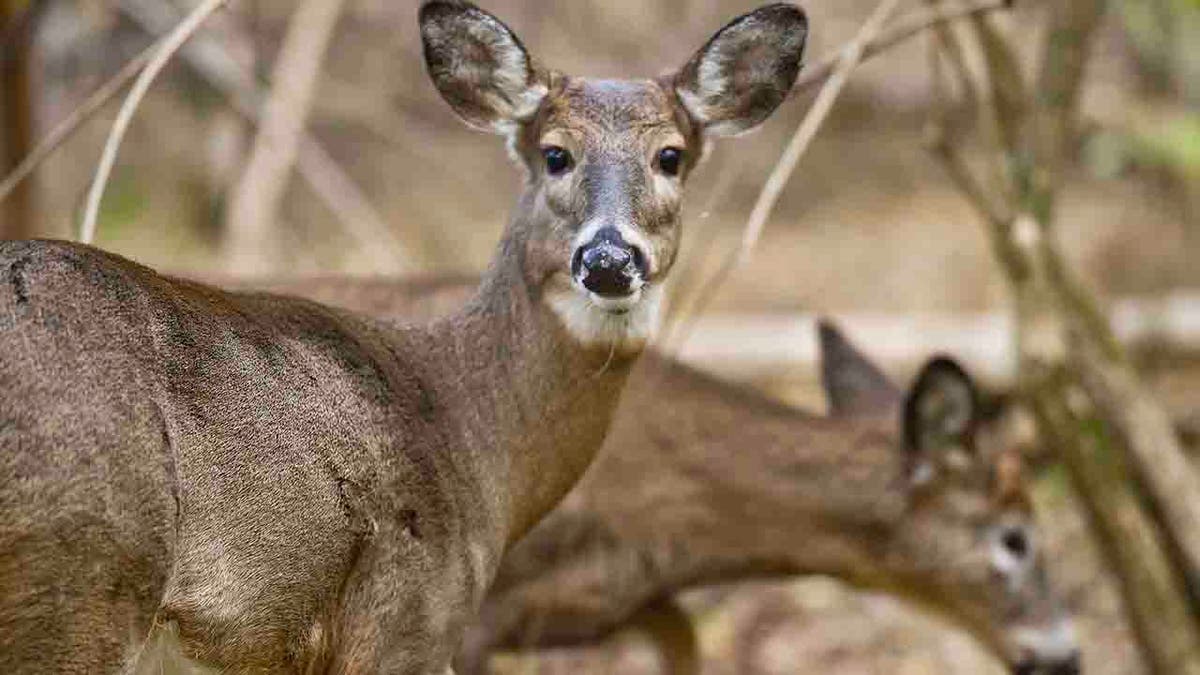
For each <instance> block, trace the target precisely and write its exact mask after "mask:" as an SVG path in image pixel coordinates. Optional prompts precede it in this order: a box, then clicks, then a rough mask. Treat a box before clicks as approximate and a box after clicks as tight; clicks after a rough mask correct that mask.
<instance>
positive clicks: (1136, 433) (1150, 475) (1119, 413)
mask: <svg viewBox="0 0 1200 675" xmlns="http://www.w3.org/2000/svg"><path fill="white" fill-rule="evenodd" d="M1078 354H1079V356H1080V357H1081V358H1082V359H1084V360H1085V363H1084V364H1082V367H1081V368H1080V371H1081V374H1082V381H1083V385H1084V387H1085V388H1086V389H1087V390H1088V393H1089V394H1090V395H1091V397H1092V400H1093V401H1094V402H1095V403H1096V406H1097V407H1098V408H1099V409H1100V410H1101V412H1102V413H1103V415H1104V417H1105V419H1108V420H1110V421H1111V422H1112V424H1113V427H1114V428H1115V429H1116V431H1117V433H1119V434H1120V435H1121V436H1122V440H1123V441H1124V445H1125V446H1126V447H1128V448H1130V449H1141V451H1140V452H1139V451H1134V452H1130V453H1129V454H1130V455H1131V460H1132V461H1133V462H1134V463H1135V464H1136V468H1137V471H1138V473H1139V474H1140V475H1141V476H1142V479H1143V482H1144V483H1145V487H1146V491H1147V492H1148V493H1149V494H1150V495H1151V497H1152V498H1153V500H1154V502H1155V504H1157V505H1158V511H1159V513H1160V516H1161V517H1162V519H1163V520H1164V521H1165V522H1166V524H1167V528H1166V529H1167V531H1168V536H1169V538H1170V539H1171V540H1172V541H1173V542H1174V543H1175V546H1176V548H1177V549H1178V555H1179V556H1180V557H1181V558H1182V560H1183V563H1184V564H1183V567H1184V568H1185V569H1184V575H1183V576H1184V579H1185V582H1186V583H1187V584H1188V586H1189V587H1190V591H1191V593H1192V595H1193V597H1200V493H1198V492H1197V489H1196V475H1195V473H1194V472H1193V470H1192V466H1191V463H1190V462H1189V461H1188V459H1187V457H1186V455H1185V454H1184V453H1183V452H1182V450H1181V449H1180V451H1178V452H1172V451H1171V449H1172V447H1178V445H1179V438H1178V436H1177V435H1176V432H1175V427H1174V423H1173V421H1172V420H1171V418H1170V417H1169V416H1168V415H1167V414H1166V412H1165V411H1164V410H1163V409H1162V408H1161V407H1159V406H1158V405H1157V404H1155V402H1154V398H1153V397H1152V396H1151V395H1150V393H1149V392H1147V391H1145V390H1144V389H1143V387H1142V385H1141V383H1140V382H1138V380H1137V378H1136V377H1135V376H1134V374H1133V373H1132V372H1131V371H1130V370H1129V369H1128V368H1127V367H1125V366H1124V364H1120V363H1113V362H1112V361H1110V360H1108V359H1107V358H1106V357H1105V356H1104V355H1103V354H1098V353H1096V352H1095V351H1094V350H1091V349H1082V350H1079V352H1078Z"/></svg>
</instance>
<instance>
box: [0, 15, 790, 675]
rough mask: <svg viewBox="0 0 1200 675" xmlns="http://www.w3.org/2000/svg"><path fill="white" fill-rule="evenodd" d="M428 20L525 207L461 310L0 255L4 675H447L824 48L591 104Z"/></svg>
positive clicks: (103, 258)
mask: <svg viewBox="0 0 1200 675" xmlns="http://www.w3.org/2000/svg"><path fill="white" fill-rule="evenodd" d="M419 14H420V27H421V34H422V38H423V42H424V56H425V61H426V64H427V67H428V71H429V74H430V76H431V78H432V79H433V82H434V84H435V85H436V87H437V89H438V90H439V92H440V93H441V95H442V96H443V98H445V100H446V101H447V102H449V104H450V105H451V107H452V108H453V109H454V110H455V111H456V112H457V113H458V115H459V116H461V117H462V118H463V119H464V120H466V122H467V123H469V124H470V125H472V126H474V127H476V128H479V129H485V130H491V131H494V132H497V133H499V134H502V135H503V136H504V137H505V138H506V140H507V142H508V146H509V148H510V150H511V152H512V155H513V156H514V157H515V158H516V160H517V162H518V164H520V165H521V166H522V167H523V168H524V169H525V172H526V176H527V180H526V185H525V189H524V194H523V195H522V196H521V198H520V200H519V202H518V205H517V208H516V211H515V215H514V217H513V218H512V220H511V222H510V224H509V226H508V228H507V229H506V231H505V234H504V236H503V239H502V241H501V243H500V245H499V248H498V252H497V254H496V256H495V258H494V260H493V262H492V264H491V266H490V268H489V271H488V273H487V274H486V276H485V278H484V280H483V282H482V283H481V284H480V286H479V289H478V291H477V292H476V294H475V295H474V297H473V299H472V300H471V301H470V302H469V303H468V304H467V306H466V307H465V308H464V309H462V310H460V311H457V312H455V313H453V314H452V315H451V316H449V317H447V318H444V319H441V320H438V321H434V322H432V323H428V324H423V325H413V326H409V327H401V326H395V325H391V324H384V323H379V322H375V321H371V320H366V319H363V318H360V317H358V316H355V315H352V314H349V313H347V312H344V311H340V310H335V309H331V308H328V307H324V306H321V305H317V304H314V303H311V302H307V301H300V300H293V299H287V298H282V297H275V296H269V295H253V294H248V295H239V294H231V293H225V292H221V291H218V290H216V289H212V288H208V287H205V286H202V285H198V284H192V283H186V282H182V281H177V280H174V279H171V278H167V277H164V276H160V275H158V274H156V273H154V272H153V271H151V270H149V269H146V268H144V267H141V266H139V265H136V264H134V263H132V262H129V261H127V260H124V259H122V258H120V257H117V256H114V255H110V254H107V253H104V252H102V251H99V250H96V249H93V248H89V247H86V246H79V245H73V244H68V243H61V242H16V243H4V244H0V282H2V283H3V285H2V286H0V290H2V291H3V292H0V514H2V515H0V672H4V673H32V672H38V673H83V672H86V673H105V672H114V671H117V670H120V669H122V668H126V669H129V670H134V669H138V668H142V667H145V664H144V662H141V663H138V662H139V659H140V656H139V649H140V648H141V646H142V645H144V644H148V642H147V641H146V640H145V637H146V636H147V634H148V633H149V632H150V630H151V628H152V627H156V628H157V627H160V626H161V627H163V630H164V631H167V632H169V634H170V635H172V636H177V638H175V639H173V640H172V641H171V645H173V646H169V648H170V649H176V650H177V651H178V652H179V655H181V657H183V658H186V659H188V660H191V661H195V662H198V663H201V664H207V665H209V666H212V667H214V668H217V669H219V670H221V671H222V672H228V673H249V672H254V673H268V672H269V673H299V672H306V673H318V672H321V673H411V674H414V675H426V674H429V673H438V674H439V675H440V674H441V673H442V672H443V671H444V670H445V669H446V668H447V667H448V666H447V664H448V663H449V661H450V658H451V655H452V652H453V650H454V649H455V647H456V645H457V644H458V642H459V638H460V636H461V634H462V632H463V629H464V627H465V625H466V623H467V622H468V621H469V620H470V618H471V616H472V613H473V611H474V609H475V608H476V607H477V606H478V604H479V603H480V602H481V601H482V599H483V595H484V591H485V590H486V588H487V586H488V584H489V582H490V580H491V579H492V577H493V575H494V573H495V570H496V568H497V566H498V564H499V561H500V556H501V553H502V552H503V551H504V550H505V548H506V547H507V546H508V545H510V544H511V543H513V542H514V541H515V540H516V539H517V538H518V537H520V536H521V535H522V534H524V533H525V531H526V530H528V529H529V528H530V527H531V526H532V525H533V524H534V523H535V522H537V520H538V519H539V518H540V517H541V516H542V515H543V514H544V513H545V512H546V511H548V510H549V509H550V508H551V507H552V506H554V505H555V504H556V503H557V502H558V501H559V499H560V498H561V497H562V496H563V495H564V494H565V493H566V492H567V490H568V489H569V488H570V487H571V486H572V485H573V484H574V482H575V481H576V480H577V478H578V477H579V475H580V474H581V473H582V472H583V470H584V469H585V468H586V467H587V466H588V464H589V463H590V462H591V459H592V457H593V455H594V454H595V452H596V451H597V450H598V449H599V447H600V444H601V441H602V439H603V437H604V434H605V431H606V429H607V427H608V424H609V420H610V417H611V414H612V412H613V410H614V409H615V408H616V402H617V397H618V394H619V393H620V391H621V388H622V386H623V384H624V381H625V379H626V376H627V374H628V372H629V370H630V368H631V366H632V363H633V361H634V357H635V356H636V355H637V354H638V352H639V351H640V349H641V348H642V346H643V345H644V344H645V342H646V340H647V338H648V337H649V335H650V332H651V331H652V329H653V327H654V325H655V323H656V321H657V317H658V305H659V298H660V297H661V295H662V284H663V282H664V280H665V278H666V275H667V274H668V272H669V270H670V269H671V266H672V263H673V261H674V259H675V253H676V247H677V242H678V239H679V229H680V224H679V212H680V203H681V201H682V198H683V183H684V181H685V179H686V177H687V176H688V174H689V173H690V172H691V171H692V169H693V168H694V167H695V166H696V163H697V162H698V161H699V159H700V156H701V154H702V152H703V148H704V143H705V141H706V139H708V138H710V137H713V136H721V135H728V134H732V133H737V132H740V131H744V130H746V129H749V128H752V127H754V126H756V125H758V124H759V123H760V122H762V121H763V120H765V119H766V118H767V117H768V116H769V115H770V114H771V113H772V111H773V110H774V109H775V108H776V107H777V106H778V105H779V104H780V103H781V102H782V101H783V100H784V98H785V96H786V95H787V92H788V90H789V89H790V87H791V85H792V84H793V82H794V80H795V78H796V75H797V72H798V71H799V69H800V63H801V54H802V51H803V47H804V43H805V38H806V33H807V24H806V20H805V17H804V14H803V12H802V11H801V10H800V9H798V8H796V7H794V6H791V5H788V4H773V5H768V6H765V7H763V8H761V9H759V10H757V11H754V12H751V13H749V14H746V15H744V16H742V17H740V18H738V19H736V20H734V21H733V22H732V23H730V24H729V25H727V26H726V27H725V28H723V29H722V30H720V31H719V32H718V33H717V34H716V35H715V36H714V37H713V38H712V39H711V40H710V41H709V42H708V43H706V44H705V45H704V46H703V47H702V48H701V49H700V50H699V51H698V52H697V53H696V55H695V56H694V57H693V58H692V59H691V60H690V61H689V62H688V63H687V64H686V65H684V66H683V68H681V69H680V70H679V71H677V73H676V74H675V75H673V76H668V77H663V78H660V79H657V80H621V81H615V80H592V79H584V78H576V77H570V76H567V75H563V74H560V73H557V72H553V71H550V70H547V69H544V68H543V67H541V66H540V65H538V64H537V63H535V62H534V61H533V59H531V58H530V56H529V55H528V54H527V53H526V51H525V48H524V47H523V46H522V44H521V42H520V41H519V40H518V39H517V37H516V36H515V35H514V34H513V32H512V31H511V30H510V29H509V28H508V27H507V26H505V25H504V24H503V23H502V22H501V21H500V20H498V19H496V18H495V17H493V16H492V15H491V14H488V13H486V12H484V11H482V10H480V9H479V8H477V7H475V6H474V5H471V4H469V3H467V2H462V1H457V0H427V1H426V2H423V3H421V6H420V13H419ZM154 644H158V643H157V642H155V643H154ZM164 649H167V648H164ZM135 664H136V665H135Z"/></svg>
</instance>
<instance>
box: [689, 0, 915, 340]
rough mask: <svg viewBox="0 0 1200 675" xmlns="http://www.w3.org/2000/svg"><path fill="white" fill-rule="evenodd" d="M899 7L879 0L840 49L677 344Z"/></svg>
mask: <svg viewBox="0 0 1200 675" xmlns="http://www.w3.org/2000/svg"><path fill="white" fill-rule="evenodd" d="M899 5H900V0H882V1H881V2H880V3H879V5H878V6H877V7H876V8H875V11H874V12H873V13H872V14H871V16H870V17H868V18H867V21H866V22H865V23H864V24H863V25H862V27H861V28H860V29H859V31H858V34H857V35H855V36H854V39H853V40H851V41H850V42H849V43H848V44H847V45H846V46H845V47H843V49H842V55H841V58H840V59H839V60H838V62H837V65H836V66H835V67H834V70H833V74H832V75H830V77H829V79H828V81H827V82H826V83H825V86H824V87H822V88H821V91H820V93H818V94H817V98H816V100H815V101H814V102H813V105H812V107H811V108H809V111H808V114H806V115H805V116H804V119H803V120H801V122H800V126H799V127H797V128H796V132H795V133H794V134H793V135H792V140H791V142H789V143H788V147H787V148H786V149H785V150H784V151H783V154H782V155H781V156H780V157H779V161H778V162H777V163H776V164H775V168H774V169H772V171H771V175H770V176H768V177H767V182H766V183H765V184H764V185H763V188H762V191H761V192H760V193H759V195H758V201H757V202H756V203H755V204H754V209H753V210H752V211H751V212H750V218H749V219H748V220H747V221H746V228H745V230H744V231H743V232H742V243H741V245H740V246H739V247H738V248H737V249H735V250H733V251H732V252H731V253H730V255H729V256H727V257H726V259H725V261H724V263H722V265H721V267H719V268H718V269H717V271H716V273H714V274H713V275H712V277H710V278H709V280H708V283H706V284H703V285H702V286H701V288H702V289H703V290H702V291H701V292H700V293H698V294H697V295H695V296H694V297H695V298H696V299H697V300H696V302H695V303H694V304H693V305H692V306H691V307H688V308H687V309H685V310H683V311H681V312H680V314H679V319H678V320H677V321H678V323H677V325H678V326H679V330H678V331H677V332H676V331H672V332H671V333H670V335H671V337H672V338H674V337H675V335H676V333H677V334H678V335H679V343H680V344H682V342H684V341H686V340H687V336H688V333H689V332H690V330H691V327H692V325H693V324H694V323H695V319H696V317H697V316H699V315H701V314H703V313H704V309H705V308H706V307H707V306H708V304H709V303H710V302H712V299H713V297H714V296H715V295H716V293H717V291H718V290H719V289H720V287H721V285H723V284H724V283H725V281H726V280H727V279H728V278H729V275H730V274H732V273H733V271H734V270H735V269H737V268H738V267H739V266H741V265H742V264H743V263H745V261H746V260H748V259H749V258H750V255H751V253H753V251H754V247H755V245H756V244H758V240H759V238H760V237H761V236H762V231H763V227H764V226H765V225H766V223H767V219H768V218H769V217H770V216H771V212H772V211H773V210H774V209H775V204H776V202H778V201H779V196H780V195H781V194H782V193H783V188H784V187H785V186H786V185H787V183H788V180H789V179H790V178H791V177H792V173H793V172H794V171H795V170H796V165H797V164H798V163H799V162H800V158H801V157H803V156H804V152H805V151H806V150H808V146H809V144H810V143H812V140H813V138H815V137H816V135H817V131H819V130H820V129H821V125H822V124H823V123H824V122H825V119H826V118H827V117H828V116H829V112H830V111H831V110H833V104H834V102H835V101H837V97H838V95H839V94H841V92H842V88H843V87H844V86H845V85H846V82H847V81H849V79H850V73H852V72H854V69H855V68H856V67H857V66H858V64H859V63H860V62H861V61H862V58H863V54H864V53H865V50H866V46H867V45H868V44H870V42H871V40H873V39H874V38H875V36H877V35H878V34H879V31H880V29H882V28H883V23H884V22H885V21H887V19H888V17H889V16H891V15H892V12H894V11H895V10H896V7H898V6H899Z"/></svg>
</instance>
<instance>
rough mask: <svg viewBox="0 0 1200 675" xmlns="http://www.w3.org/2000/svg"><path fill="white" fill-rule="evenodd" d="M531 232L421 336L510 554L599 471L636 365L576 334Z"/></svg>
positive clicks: (512, 230) (502, 249) (502, 252)
mask: <svg viewBox="0 0 1200 675" xmlns="http://www.w3.org/2000/svg"><path fill="white" fill-rule="evenodd" d="M531 229H532V228H529V227H528V226H527V225H526V224H525V223H522V222H521V221H520V220H519V219H518V220H517V221H515V222H514V223H513V224H512V225H510V227H509V228H508V230H507V232H506V234H505V237H504V239H503V240H502V241H501V243H500V245H499V250H498V253H497V255H496V256H495V258H494V259H493V262H492V265H491V267H490V268H489V270H488V272H487V273H486V274H485V275H484V278H483V280H482V282H481V283H480V285H479V287H478V290H477V291H476V293H475V295H474V297H473V298H472V299H471V300H470V301H469V302H468V303H467V304H466V306H465V308H463V309H462V310H460V311H459V312H457V313H455V314H453V315H450V316H447V317H445V318H443V319H439V320H437V321H435V322H434V323H433V324H432V326H431V327H430V328H428V329H427V330H424V331H421V334H420V336H419V338H418V339H420V340H421V341H422V342H423V343H424V344H423V347H424V349H422V350H420V351H421V352H425V353H429V354H430V355H431V357H432V358H433V359H434V361H435V362H436V363H437V368H436V369H434V370H436V372H435V373H433V374H432V377H433V379H434V381H435V382H436V384H435V385H434V386H435V387H436V389H437V391H438V395H439V396H442V397H445V398H446V399H447V400H449V401H453V406H447V408H448V409H449V410H451V411H452V412H449V413H448V414H449V415H451V425H452V427H453V434H452V436H451V438H453V439H454V442H456V443H459V444H461V446H462V447H460V448H454V451H455V452H461V453H462V454H464V455H465V456H467V457H469V458H470V461H471V462H472V464H473V465H474V468H475V471H476V472H477V474H478V475H479V483H480V484H481V485H482V489H483V491H484V493H485V495H487V497H488V500H489V501H490V503H491V505H492V507H493V508H494V509H495V511H496V512H497V513H498V515H499V519H498V520H499V522H500V523H501V524H502V529H503V532H502V533H500V534H501V535H502V537H503V541H504V544H505V546H507V545H508V544H510V543H512V542H514V541H516V539H518V538H519V537H520V536H521V535H522V534H524V533H525V532H526V531H527V530H528V529H529V528H530V527H532V526H533V524H534V523H536V522H537V521H538V520H539V519H541V517H542V516H543V515H544V514H545V513H546V512H548V511H549V510H550V509H551V508H553V507H554V506H555V505H556V504H557V503H558V502H559V501H560V500H561V499H562V497H563V496H564V495H565V494H566V493H567V491H568V490H570V489H571V487H572V486H573V485H574V484H575V483H576V482H577V481H578V479H579V477H580V476H581V475H582V474H583V472H584V470H585V469H587V467H588V466H589V464H590V463H591V461H592V459H593V457H594V456H595V454H596V452H597V451H598V450H599V448H600V446H601V444H602V442H603V440H604V435H605V433H606V432H607V429H608V426H609V422H610V420H611V418H612V414H613V412H614V410H615V408H616V404H617V400H618V397H619V394H620V392H621V389H622V387H623V386H624V383H625V380H626V377H627V375H628V373H629V371H630V368H631V365H632V364H633V362H634V360H635V357H636V352H634V351H631V350H621V351H619V352H618V351H614V350H612V349H608V348H604V347H601V346H586V345H583V344H581V343H580V342H579V341H577V340H576V339H575V338H574V337H572V336H571V335H570V334H569V333H568V332H567V331H566V330H565V329H564V327H563V325H562V323H561V322H560V320H559V319H558V317H557V316H556V315H555V313H554V312H553V311H552V310H551V308H550V307H549V305H548V303H547V302H545V300H544V298H543V295H544V285H545V283H546V281H547V278H546V275H541V274H539V273H537V272H531V271H530V270H531V267H533V266H534V265H536V264H537V262H538V261H536V260H531V257H532V256H536V255H537V251H538V242H537V241H532V240H531V238H530V237H529V235H528V234H527V233H528V232H529V231H530V230H531Z"/></svg>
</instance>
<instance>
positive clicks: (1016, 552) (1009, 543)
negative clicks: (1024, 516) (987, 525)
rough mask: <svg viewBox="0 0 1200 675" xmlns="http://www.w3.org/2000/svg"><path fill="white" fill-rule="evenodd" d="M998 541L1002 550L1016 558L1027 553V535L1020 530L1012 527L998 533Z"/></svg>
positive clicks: (1020, 557)
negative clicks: (1002, 547)
mask: <svg viewBox="0 0 1200 675" xmlns="http://www.w3.org/2000/svg"><path fill="white" fill-rule="evenodd" d="M1000 543H1001V544H1002V545H1003V546H1004V550H1006V551H1008V552H1009V553H1011V554H1012V556H1013V557H1014V558H1016V559H1018V560H1020V559H1022V558H1024V557H1025V556H1027V555H1029V537H1026V536H1025V533H1024V532H1022V531H1021V530H1019V529H1017V528H1015V527H1012V528H1009V529H1007V530H1005V531H1004V533H1003V534H1002V535H1000Z"/></svg>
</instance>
